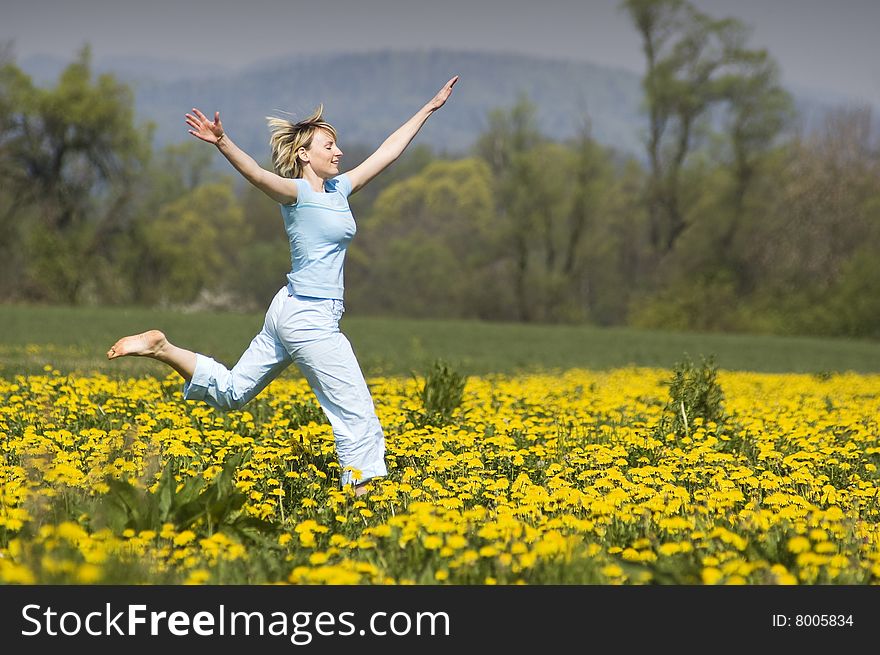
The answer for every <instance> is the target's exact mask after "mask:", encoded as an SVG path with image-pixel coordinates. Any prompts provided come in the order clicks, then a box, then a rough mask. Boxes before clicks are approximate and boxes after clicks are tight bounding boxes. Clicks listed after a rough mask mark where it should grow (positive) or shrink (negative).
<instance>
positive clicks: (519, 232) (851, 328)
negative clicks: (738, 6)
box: [0, 0, 880, 338]
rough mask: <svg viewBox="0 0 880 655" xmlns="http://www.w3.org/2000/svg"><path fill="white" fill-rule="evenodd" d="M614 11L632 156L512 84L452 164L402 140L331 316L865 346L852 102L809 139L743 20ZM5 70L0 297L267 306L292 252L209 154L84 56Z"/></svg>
mask: <svg viewBox="0 0 880 655" xmlns="http://www.w3.org/2000/svg"><path fill="white" fill-rule="evenodd" d="M622 7H623V9H624V10H625V11H626V12H627V13H628V15H629V17H630V18H631V20H632V24H633V26H634V28H635V29H636V30H637V32H638V34H639V35H640V39H641V44H642V49H643V53H644V58H645V73H644V76H643V92H644V113H645V118H646V122H645V123H646V124H645V131H644V134H643V135H642V136H643V142H644V153H643V156H642V157H634V156H632V155H628V154H625V153H622V152H620V151H618V150H615V149H614V148H613V147H611V146H608V145H603V144H600V143H598V142H597V141H596V140H595V139H593V138H592V136H591V132H590V124H589V116H588V115H584V116H583V118H582V129H581V130H580V134H579V135H578V136H577V137H576V138H574V139H565V140H561V139H558V138H555V137H554V130H553V125H547V124H539V122H538V120H537V118H536V110H535V105H534V104H533V100H532V99H530V98H528V97H525V96H524V97H521V99H520V100H519V101H518V102H517V103H516V104H515V105H514V106H512V107H506V108H499V109H497V110H495V111H493V112H492V113H491V114H490V115H489V116H488V120H487V127H486V129H485V130H484V132H483V134H481V135H480V137H479V139H478V140H477V142H476V143H475V144H474V146H473V148H472V149H471V152H469V153H467V155H466V156H460V157H457V158H449V157H445V156H439V155H438V154H436V153H434V152H432V151H431V150H430V149H429V148H427V147H425V146H413V147H411V149H410V150H409V151H408V152H407V153H406V154H405V155H404V157H402V158H401V160H400V161H399V162H397V163H396V164H395V165H394V166H392V167H391V168H390V169H389V170H388V171H387V172H385V173H383V175H382V176H380V177H379V178H377V179H376V180H375V181H374V182H373V183H371V185H370V186H368V187H367V188H365V189H364V190H363V191H362V192H361V193H359V194H357V195H356V196H353V197H352V199H351V201H352V208H353V211H354V214H355V216H356V218H357V220H358V224H359V232H358V236H357V238H356V239H355V241H354V242H353V244H352V246H351V247H350V249H349V258H348V261H347V265H346V266H347V268H346V287H347V290H346V296H347V300H346V303H347V305H348V306H349V307H350V308H351V309H353V310H354V311H356V312H357V313H359V314H385V315H388V314H390V315H406V316H414V317H425V318H428V317H446V318H448V317H456V318H480V319H486V320H504V321H540V322H572V323H579V322H584V323H592V324H598V325H633V326H640V327H652V328H666V329H688V330H724V331H750V332H762V333H777V334H783V333H784V334H816V335H835V336H855V337H873V338H876V337H878V336H880V323H878V321H877V317H878V316H880V258H878V257H877V256H876V255H877V253H878V252H880V184H878V178H880V176H878V173H880V144H878V139H877V135H876V134H875V131H874V130H873V125H874V122H873V120H872V116H871V112H870V109H868V108H863V107H841V108H839V109H838V110H836V111H834V112H832V113H830V114H829V115H828V116H827V118H826V122H825V125H824V126H823V127H822V129H820V130H818V131H812V132H809V133H807V132H806V131H805V130H804V129H803V128H802V121H801V119H800V117H799V116H798V115H797V112H796V111H795V109H794V107H793V103H792V100H791V97H790V96H789V94H788V93H787V92H786V91H785V89H784V88H783V87H782V85H781V83H780V81H779V72H778V69H777V66H776V64H775V62H774V61H773V60H772V58H771V57H770V56H769V55H768V54H767V52H766V51H764V50H759V49H752V48H750V47H749V46H748V36H749V35H748V31H747V30H746V29H745V27H744V26H743V25H742V24H741V23H739V22H738V21H736V20H733V19H715V18H712V17H710V16H708V15H706V14H704V13H702V12H700V11H698V10H697V9H695V8H694V7H693V6H692V5H691V4H690V3H688V2H687V1H686V0H626V1H625V2H623V3H622ZM0 59H2V61H0V172H2V175H3V180H4V181H5V183H4V184H3V185H2V187H0V298H2V299H3V300H5V301H27V302H53V303H68V304H95V303H104V304H119V305H125V304H145V305H162V306H175V307H176V306H179V307H184V306H185V307H193V306H197V307H222V308H238V309H258V308H259V309H262V308H263V306H264V305H265V303H266V302H268V300H269V299H270V298H271V296H272V294H273V293H274V291H276V290H277V288H278V287H279V286H280V285H281V284H283V282H284V275H285V273H286V272H287V270H288V268H289V265H290V262H289V250H288V248H287V242H286V238H285V234H284V230H283V226H282V222H281V219H280V214H279V212H278V207H277V205H275V204H274V203H272V202H271V201H270V200H268V199H267V198H265V197H263V196H262V195H261V194H260V193H259V192H258V191H256V190H254V189H252V188H248V187H247V186H246V185H243V184H242V183H241V181H240V180H238V179H237V178H236V177H234V176H233V175H232V169H231V168H230V169H229V170H230V174H229V175H223V174H218V173H217V169H216V166H215V164H216V161H215V159H214V158H215V157H217V156H218V155H217V154H216V153H215V152H214V151H213V149H212V148H210V147H208V146H207V145H206V144H203V143H201V142H196V141H194V140H193V141H190V142H183V143H180V144H175V145H171V146H167V147H165V148H162V149H160V150H154V149H153V148H152V147H151V145H150V144H151V130H152V128H151V126H150V125H149V124H139V123H136V121H135V116H134V110H133V96H132V92H131V90H130V89H129V88H128V87H127V86H125V85H124V84H122V83H120V82H118V81H117V80H116V79H115V78H114V77H113V76H112V75H100V76H95V75H94V74H93V73H92V70H91V60H90V54H89V51H88V49H85V50H83V51H82V52H81V53H80V54H79V56H78V57H77V58H76V59H75V60H74V61H73V62H72V63H71V64H70V65H69V66H68V67H67V68H66V69H65V70H64V72H63V73H62V74H61V76H60V77H59V79H58V81H57V84H56V85H55V86H54V87H52V88H41V87H37V86H36V85H34V84H33V83H32V82H31V80H30V79H29V78H28V76H27V75H26V74H24V73H23V72H22V71H21V69H20V68H19V67H18V66H17V65H16V64H15V61H14V58H13V57H12V56H11V54H10V53H9V52H8V51H7V52H6V53H0ZM181 124H182V121H181ZM181 129H183V127H182V128H181ZM368 153H369V150H368V149H366V148H362V147H361V148H358V147H355V148H349V149H347V151H346V157H345V160H346V161H347V162H348V165H349V166H353V165H355V164H356V163H357V162H359V161H360V160H361V159H362V158H363V157H364V156H366V155H367V154H368ZM253 154H255V155H259V154H260V153H253ZM266 154H267V155H268V153H266Z"/></svg>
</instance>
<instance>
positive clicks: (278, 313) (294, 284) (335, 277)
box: [107, 75, 458, 496]
mask: <svg viewBox="0 0 880 655" xmlns="http://www.w3.org/2000/svg"><path fill="white" fill-rule="evenodd" d="M457 81H458V76H457V75H456V76H455V77H453V78H452V79H451V80H449V81H448V82H447V83H446V84H445V85H444V86H443V88H442V89H440V91H438V92H437V95H435V96H434V98H432V99H431V100H430V101H429V102H428V103H427V104H426V105H425V106H424V107H422V108H421V109H420V110H419V111H418V112H417V113H416V114H415V115H414V116H413V117H412V118H410V119H409V120H408V121H407V122H406V123H404V124H403V125H402V126H401V127H400V128H398V129H397V130H396V131H395V132H394V133H393V134H392V135H391V136H389V137H388V138H387V139H386V140H385V142H384V143H382V145H381V146H379V148H378V150H376V152H374V153H373V154H372V155H370V156H369V157H368V158H367V159H365V160H364V161H363V163H361V164H360V165H359V166H357V167H356V168H354V169H352V170H350V171H348V172H347V173H343V174H340V172H339V160H340V158H341V157H342V151H341V150H340V149H339V146H338V145H337V143H336V130H335V129H334V128H333V126H332V125H330V124H329V123H327V122H326V121H324V120H323V118H322V108H321V107H319V108H318V110H317V111H316V112H315V113H314V114H313V115H312V116H310V117H309V118H307V119H305V120H303V121H300V122H299V123H291V122H289V121H286V120H283V119H278V118H271V119H269V126H270V129H271V130H272V137H271V140H270V143H271V145H272V161H273V164H274V167H275V171H276V172H275V173H272V172H270V171H267V170H265V169H263V168H262V167H261V166H260V165H259V164H257V162H256V161H255V160H254V159H253V158H252V157H251V156H250V155H248V154H247V153H245V152H244V151H243V150H241V149H240V148H239V147H238V146H236V145H235V144H234V143H233V142H232V139H231V138H230V137H229V135H228V134H226V132H225V131H224V129H223V125H222V123H221V122H220V112H215V114H214V120H213V121H209V120H208V118H207V117H206V116H205V115H204V114H203V113H202V112H201V111H199V110H198V109H193V113H192V114H186V122H187V124H188V125H189V126H190V128H191V129H190V130H189V133H190V134H192V135H193V136H195V137H197V138H199V139H201V140H202V141H206V142H208V143H213V144H214V145H215V146H216V147H217V148H218V149H219V150H220V152H221V153H223V155H224V156H225V157H226V159H228V160H229V162H230V163H231V164H232V166H233V167H235V169H236V170H237V171H238V172H239V173H241V174H242V175H243V176H244V178H245V179H246V180H247V181H248V182H250V183H251V184H253V185H254V186H255V187H257V188H258V189H260V190H261V191H263V192H264V193H265V194H266V195H268V196H269V197H270V198H272V199H273V200H275V201H277V202H278V203H280V205H281V214H282V216H283V218H284V223H285V228H286V230H287V235H288V237H289V240H290V253H291V264H292V265H291V271H290V273H289V274H288V275H287V284H286V285H285V286H284V287H282V288H281V289H280V290H279V291H278V293H277V294H276V296H275V298H274V299H273V300H272V303H271V304H270V306H269V309H268V311H267V312H266V319H265V322H264V324H263V329H262V331H261V332H260V333H259V334H258V335H257V336H256V337H254V339H253V341H251V344H250V346H249V347H248V349H247V350H246V351H245V352H244V354H243V355H242V356H241V359H239V361H238V363H237V364H236V365H235V366H234V367H233V368H232V370H229V369H227V368H226V367H225V366H223V365H222V364H219V363H218V362H216V361H214V360H213V359H211V358H210V357H206V356H205V355H202V354H199V353H194V352H192V351H189V350H185V349H183V348H179V347H177V346H175V345H174V344H172V343H171V342H170V341H168V340H167V339H166V338H165V335H164V334H163V333H162V332H160V331H159V330H150V331H148V332H143V333H141V334H136V335H132V336H128V337H123V338H122V339H120V340H119V341H117V342H116V343H115V344H113V347H112V348H110V350H109V351H108V352H107V357H108V359H116V358H118V357H125V356H129V355H131V356H139V357H150V358H152V359H156V360H158V361H160V362H164V363H165V364H168V365H169V366H170V367H171V368H173V369H174V370H175V371H177V372H178V373H180V375H181V376H182V377H183V379H184V381H185V382H184V386H183V396H184V398H186V399H187V400H203V401H205V402H207V403H208V404H209V405H211V406H213V407H216V408H217V409H221V410H228V409H237V408H239V407H241V406H243V405H244V404H245V403H247V402H248V401H249V400H251V399H252V398H253V397H254V396H256V395H257V394H258V393H259V392H260V391H262V390H263V388H265V387H266V385H267V384H269V382H271V381H272V380H273V379H274V378H276V377H277V376H278V375H279V374H280V373H281V372H282V371H283V370H284V369H285V368H286V367H287V366H288V365H289V364H290V363H291V362H295V363H296V364H297V365H298V366H299V369H300V370H301V371H302V373H303V375H304V376H305V377H306V379H307V380H308V382H309V385H310V386H311V389H312V391H313V392H314V393H315V396H317V398H318V402H319V403H320V404H321V407H322V409H323V410H324V412H325V414H326V415H327V418H328V419H329V421H330V424H331V426H332V428H333V435H334V438H335V442H336V452H337V456H338V457H339V464H340V467H341V468H342V477H341V480H340V483H341V485H342V486H343V487H344V486H345V485H347V484H354V486H355V493H356V494H357V495H359V496H360V495H362V494H363V493H366V490H367V489H366V485H367V483H368V482H369V480H371V479H372V478H374V477H377V476H383V475H385V474H386V473H387V471H386V468H385V437H384V434H383V432H382V427H381V426H380V425H379V420H378V418H377V417H376V412H375V409H374V407H373V401H372V398H371V397H370V392H369V390H368V388H367V385H366V382H365V381H364V376H363V374H362V372H361V370H360V367H359V365H358V362H357V360H356V359H355V356H354V353H353V352H352V349H351V345H350V344H349V342H348V339H346V338H345V336H344V335H343V334H342V333H341V332H340V331H339V319H340V318H341V316H342V312H343V311H344V310H343V304H342V300H343V262H344V259H345V251H346V248H347V246H348V243H349V242H350V241H351V239H352V237H353V236H354V233H355V229H356V228H355V223H354V218H353V217H352V215H351V210H350V209H349V206H348V196H349V195H350V194H352V193H356V192H357V191H359V190H360V189H362V188H363V187H364V186H365V185H366V184H367V183H369V182H370V180H372V179H373V178H374V177H376V176H377V175H378V174H379V173H381V172H382V171H383V170H385V169H386V168H387V167H388V166H389V165H390V164H391V163H392V162H393V161H395V160H396V159H397V158H398V157H399V156H400V155H401V153H402V152H403V151H404V150H405V149H406V147H407V146H408V145H409V144H410V142H411V141H412V140H413V138H414V137H415V135H416V134H417V133H418V131H419V130H420V129H421V127H422V125H424V123H425V121H426V120H427V119H428V117H429V116H430V115H431V114H433V113H434V112H435V111H437V110H438V109H440V107H442V106H443V104H444V103H445V102H446V100H447V98H449V95H450V93H452V87H453V85H454V84H455V83H456V82H457ZM354 471H357V474H354V473H353V472H354Z"/></svg>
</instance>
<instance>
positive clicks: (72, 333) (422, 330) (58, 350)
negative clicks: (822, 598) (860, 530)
mask: <svg viewBox="0 0 880 655" xmlns="http://www.w3.org/2000/svg"><path fill="white" fill-rule="evenodd" d="M262 321H263V315H262V313H251V314H244V313H241V314H238V313H209V312H204V313H180V312H172V311H163V310H156V309H143V308H137V309H135V308H67V307H37V306H23V305H0V375H2V376H4V377H12V376H15V375H17V374H22V373H35V372H38V371H41V370H42V368H43V367H44V366H47V365H51V366H53V367H55V368H57V369H58V370H60V371H62V372H81V373H86V372H100V373H107V374H111V375H116V374H119V375H142V374H154V375H155V374H160V373H161V374H163V375H164V374H165V373H166V372H167V371H168V369H166V368H165V367H163V366H162V365H161V364H158V363H156V362H153V361H149V360H140V359H135V358H129V359H127V360H119V361H116V362H108V361H107V360H106V359H105V355H104V353H105V352H106V351H107V348H108V347H109V346H110V345H112V344H113V342H114V341H115V340H116V339H117V338H118V337H120V336H123V335H125V334H131V333H135V332H141V331H144V330H146V329H149V328H158V329H161V330H163V331H164V332H165V333H166V334H167V335H168V337H169V339H171V340H172V341H173V342H174V343H176V344H177V345H179V346H182V347H185V348H189V349H192V350H197V351H199V352H203V353H205V354H208V355H211V356H213V357H215V358H216V359H218V360H219V361H222V362H224V363H226V364H227V365H232V364H234V363H235V361H236V360H237V359H238V357H239V355H240V354H241V353H242V351H243V350H244V349H245V348H246V347H247V345H248V343H249V342H250V340H251V338H252V337H253V336H254V335H255V334H256V333H257V332H258V331H259V330H260V328H261V326H262ZM341 325H342V330H343V332H345V333H346V334H347V335H348V337H349V339H350V340H351V342H352V344H353V346H354V348H355V352H356V353H357V355H358V359H359V361H360V362H361V366H362V367H363V369H364V372H365V374H366V375H367V376H375V375H408V374H410V373H412V372H420V371H422V370H423V369H424V368H425V367H426V366H427V365H428V364H429V363H430V362H432V361H433V360H435V359H443V360H445V361H447V362H449V363H450V364H451V365H453V366H454V367H456V368H457V369H458V370H460V371H461V372H463V373H467V374H474V375H478V374H485V373H493V372H497V373H518V372H527V371H535V370H554V369H569V368H588V369H608V368H616V367H625V366H630V365H636V366H657V367H671V366H672V365H673V364H674V363H675V362H677V361H679V360H681V359H682V358H683V357H684V356H685V354H687V355H689V356H690V357H691V358H693V359H694V360H697V359H699V357H700V356H701V355H705V356H709V355H713V356H714V357H715V361H716V364H717V365H718V367H719V368H722V369H727V370H746V371H762V372H800V373H817V374H821V373H830V372H844V371H854V372H863V373H865V372H877V371H880V343H878V342H872V341H856V340H843V339H816V338H804V337H797V338H792V337H770V336H754V335H730V334H688V333H672V332H659V331H646V330H634V329H626V328H594V327H580V326H546V325H521V324H502V323H485V322H478V321H453V320H449V321H447V320H411V319H400V318H368V317H357V316H354V317H345V318H343V321H342V324H341ZM285 375H298V373H297V372H296V370H295V369H293V370H291V371H289V372H288V373H286V374H285Z"/></svg>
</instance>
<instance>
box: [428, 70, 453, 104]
mask: <svg viewBox="0 0 880 655" xmlns="http://www.w3.org/2000/svg"><path fill="white" fill-rule="evenodd" d="M456 82H458V75H456V76H455V77H453V78H452V79H451V80H449V81H448V82H447V83H446V84H445V85H444V86H443V88H442V89H440V90H439V91H438V92H437V95H435V96H434V98H433V99H432V100H431V101H430V102H429V103H428V109H430V110H431V111H436V110H438V109H440V107H442V106H443V105H444V103H445V102H446V99H447V98H449V94H451V93H452V87H453V85H455V83H456Z"/></svg>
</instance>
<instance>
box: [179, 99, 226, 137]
mask: <svg viewBox="0 0 880 655" xmlns="http://www.w3.org/2000/svg"><path fill="white" fill-rule="evenodd" d="M186 124H187V125H189V126H190V127H191V128H193V129H191V130H189V133H190V134H192V135H193V136H194V137H198V138H199V139H201V140H202V141H207V142H208V143H213V144H215V145H216V144H217V142H218V141H220V139H221V138H222V137H223V124H222V123H220V112H219V111H217V112H214V121H213V122H211V121H209V120H208V117H207V116H205V115H204V114H203V113H202V112H201V111H199V110H198V109H196V108H195V107H193V113H192V114H187V115H186Z"/></svg>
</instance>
